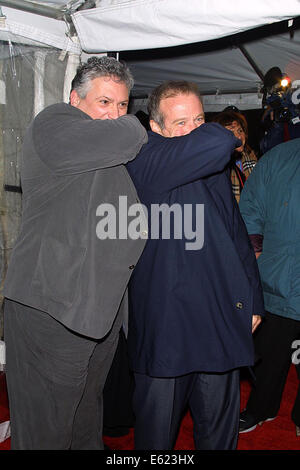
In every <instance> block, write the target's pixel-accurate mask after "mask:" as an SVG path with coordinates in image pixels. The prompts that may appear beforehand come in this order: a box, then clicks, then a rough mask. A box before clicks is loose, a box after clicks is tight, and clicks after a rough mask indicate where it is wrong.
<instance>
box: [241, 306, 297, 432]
mask: <svg viewBox="0 0 300 470" xmlns="http://www.w3.org/2000/svg"><path fill="white" fill-rule="evenodd" d="M297 339H298V340H299V339H300V321H297V320H292V319H289V318H284V317H281V316H279V315H274V314H271V313H266V318H265V320H264V322H263V323H262V325H261V326H260V327H259V329H258V330H257V332H256V333H255V338H254V344H255V352H256V356H257V357H258V362H257V364H256V366H255V367H254V369H253V372H254V375H255V377H256V380H255V382H254V384H253V387H252V390H251V393H250V396H249V400H248V403H247V410H248V411H249V413H251V415H253V416H254V417H256V418H257V420H258V421H262V420H265V419H267V418H274V417H275V416H276V415H277V413H278V411H279V408H280V403H281V398H282V393H283V389H284V386H285V383H286V379H287V375H288V372H289V368H290V366H291V360H292V354H293V353H294V352H295V349H293V348H292V344H293V342H294V341H295V340H297ZM298 348H299V346H298ZM299 357H300V354H298V358H299ZM297 367H299V365H298V366H297ZM292 419H293V421H294V422H295V423H296V424H297V425H300V386H299V388H298V394H297V396H296V401H295V404H294V407H293V410H292Z"/></svg>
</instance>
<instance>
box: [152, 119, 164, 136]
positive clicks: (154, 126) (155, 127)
mask: <svg viewBox="0 0 300 470" xmlns="http://www.w3.org/2000/svg"><path fill="white" fill-rule="evenodd" d="M149 124H150V127H151V130H152V131H153V132H156V134H160V135H163V134H162V130H161V127H160V126H159V125H158V124H157V122H155V121H153V119H151V120H150V122H149Z"/></svg>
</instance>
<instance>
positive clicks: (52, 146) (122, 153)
mask: <svg viewBox="0 0 300 470" xmlns="http://www.w3.org/2000/svg"><path fill="white" fill-rule="evenodd" d="M33 140H34V145H35V149H36V152H37V153H38V155H39V157H40V158H41V160H42V161H43V162H44V163H45V164H46V165H47V166H48V167H49V168H50V169H51V170H52V171H53V172H55V173H56V174H58V175H68V174H76V173H82V172H86V171H91V170H96V169H100V168H107V167H111V166H116V165H120V164H125V163H126V162H128V161H129V160H131V159H133V158H135V156H136V154H137V153H138V152H139V150H140V148H141V146H142V145H143V144H144V143H145V142H147V133H146V131H145V129H144V127H143V126H142V125H141V124H140V122H139V121H138V119H137V118H136V117H135V116H132V115H126V116H122V117H120V118H118V119H112V120H110V119H107V120H99V119H94V120H93V119H91V118H90V117H89V116H88V115H86V114H85V113H83V112H82V111H80V110H78V109H76V108H73V107H72V106H70V105H58V106H57V107H55V105H54V106H53V107H49V108H47V109H46V110H44V111H43V112H42V113H40V115H39V116H37V118H36V119H35V121H34V123H33Z"/></svg>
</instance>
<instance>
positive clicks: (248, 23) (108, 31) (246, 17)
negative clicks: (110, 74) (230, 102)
mask: <svg viewBox="0 0 300 470" xmlns="http://www.w3.org/2000/svg"><path fill="white" fill-rule="evenodd" d="M14 1H15V2H19V3H24V4H25V3H27V4H29V3H30V4H31V5H33V4H34V2H33V1H31V0H14ZM90 2H91V3H93V2H92V0H69V1H67V0H45V1H41V0H40V1H39V0H35V4H36V5H37V7H36V8H37V10H36V13H30V12H28V11H21V10H20V9H17V8H11V7H7V6H2V7H1V0H0V7H1V11H2V13H3V16H4V18H2V21H1V18H0V40H4V41H12V42H14V43H19V44H25V45H36V46H39V47H40V46H43V47H45V46H48V47H54V48H57V49H62V50H63V51H65V52H69V53H72V54H75V55H77V56H80V55H81V57H82V60H85V59H86V58H87V57H88V55H91V54H97V53H99V54H100V53H105V52H118V53H119V57H120V58H121V59H124V60H125V61H126V62H127V63H128V64H129V66H130V68H131V69H132V71H133V74H134V77H135V87H134V90H133V91H134V95H135V96H145V95H148V94H149V92H150V91H151V90H152V89H153V87H154V86H156V85H157V84H159V83H161V82H162V81H163V80H166V79H174V78H177V79H187V80H192V81H195V82H197V83H198V84H199V86H200V89H201V91H202V93H203V94H204V95H211V97H212V96H213V95H215V96H216V99H215V102H217V101H218V100H220V95H222V94H230V93H236V94H237V93H252V94H255V95H256V96H257V92H258V91H259V89H260V86H261V77H260V76H259V75H258V74H257V72H256V71H255V70H254V69H253V67H252V66H251V65H250V64H249V62H248V60H247V58H246V57H245V56H244V55H243V53H242V52H241V50H240V49H239V41H240V40H241V42H240V45H243V47H244V46H245V49H246V50H247V52H248V53H249V54H250V55H251V57H252V58H253V60H254V62H255V63H256V64H257V66H258V68H259V69H260V70H261V71H262V73H263V74H265V73H266V72H267V70H269V68H271V67H273V66H278V67H280V68H281V70H282V71H283V72H287V73H288V74H289V75H290V76H291V78H292V79H300V70H299V50H300V49H299V47H300V29H299V23H298V29H295V30H294V31H293V38H291V37H290V34H289V33H288V32H286V31H287V29H288V21H287V20H288V19H290V18H296V17H299V18H300V0H284V1H282V0H251V1H250V2H249V1H247V0H226V2H225V1H224V0H95V5H96V7H95V8H92V7H89V6H88V5H90V4H91V3H90ZM3 3H7V2H3ZM39 4H40V5H44V6H48V7H52V8H55V9H57V8H59V9H64V8H66V9H69V12H70V11H71V12H73V13H71V14H70V18H71V19H72V22H73V25H72V26H73V33H72V34H71V33H70V24H68V22H66V21H62V20H56V19H54V18H48V17H46V16H43V15H39V14H38V5H39ZM78 5H79V6H80V5H82V6H84V7H87V9H85V10H77V8H78ZM299 18H296V20H299ZM283 21H284V30H283V31H284V33H282V34H281V33H280V34H278V32H277V33H276V34H275V35H274V34H270V35H269V37H266V36H265V37H258V36H255V34H256V31H257V27H259V26H262V29H264V30H265V29H269V28H270V27H273V26H276V28H277V27H278V25H280V24H281V22H283ZM250 33H253V34H254V37H253V34H252V38H251V40H250V41H245V42H243V41H244V39H245V35H247V36H248V35H250ZM231 38H234V39H232V40H231ZM208 43H209V44H211V47H207V44H208Z"/></svg>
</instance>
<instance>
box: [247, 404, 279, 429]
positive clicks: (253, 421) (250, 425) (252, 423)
mask: <svg viewBox="0 0 300 470" xmlns="http://www.w3.org/2000/svg"><path fill="white" fill-rule="evenodd" d="M275 418H276V416H275V417H274V418H266V419H264V420H262V421H258V420H257V418H254V417H253V416H251V414H250V413H248V411H247V410H246V409H245V410H243V411H242V412H241V414H240V425H239V433H240V434H241V433H243V432H250V431H253V430H254V429H255V428H256V426H257V425H258V424H259V425H260V426H261V425H262V424H263V423H264V422H265V421H272V420H273V419H275Z"/></svg>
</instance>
